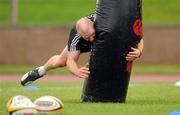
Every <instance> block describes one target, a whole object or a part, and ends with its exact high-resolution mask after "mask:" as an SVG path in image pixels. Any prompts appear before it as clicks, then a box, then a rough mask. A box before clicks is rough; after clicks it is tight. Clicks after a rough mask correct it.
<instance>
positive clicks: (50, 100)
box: [34, 96, 64, 114]
mask: <svg viewBox="0 0 180 115" xmlns="http://www.w3.org/2000/svg"><path fill="white" fill-rule="evenodd" d="M34 104H35V106H36V109H37V110H38V111H39V112H40V113H59V114H61V113H63V112H64V105H63V103H62V101H61V100H60V99H58V98H56V97H53V96H42V97H40V98H38V99H36V100H35V101H34Z"/></svg>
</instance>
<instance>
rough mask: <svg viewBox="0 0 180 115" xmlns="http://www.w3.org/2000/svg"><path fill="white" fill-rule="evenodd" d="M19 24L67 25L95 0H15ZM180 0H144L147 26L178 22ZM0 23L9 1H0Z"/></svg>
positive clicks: (4, 21) (3, 21)
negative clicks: (17, 7)
mask: <svg viewBox="0 0 180 115" xmlns="http://www.w3.org/2000/svg"><path fill="white" fill-rule="evenodd" d="M18 1H19V2H18V6H19V9H18V14H19V16H18V19H19V22H18V24H20V25H31V24H32V25H44V24H45V25H67V24H73V23H74V22H75V21H76V20H77V19H78V18H80V17H82V16H85V15H88V14H89V13H91V12H94V11H95V3H96V0H18ZM179 4H180V0H165V1H164V0H143V19H144V24H146V25H159V24H160V25H164V24H165V25H177V24H178V25H179V24H180V7H179ZM0 11H1V13H0V25H8V23H9V12H10V11H9V1H8V0H1V1H0Z"/></svg>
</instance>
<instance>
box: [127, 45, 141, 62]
mask: <svg viewBox="0 0 180 115" xmlns="http://www.w3.org/2000/svg"><path fill="white" fill-rule="evenodd" d="M131 50H132V51H130V52H129V53H128V54H127V56H126V60H127V61H134V60H135V59H137V58H138V57H140V55H141V51H140V50H139V49H138V48H133V47H132V48H131Z"/></svg>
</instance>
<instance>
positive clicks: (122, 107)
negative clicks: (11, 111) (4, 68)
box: [0, 83, 180, 115]
mask: <svg viewBox="0 0 180 115" xmlns="http://www.w3.org/2000/svg"><path fill="white" fill-rule="evenodd" d="M34 85H37V86H38V88H39V90H37V91H28V90H26V88H24V87H22V86H20V85H19V84H17V83H1V87H0V88H1V89H0V94H1V95H0V114H1V115H5V111H6V110H5V108H6V107H5V104H6V102H7V101H8V100H9V99H10V98H11V97H13V96H15V95H24V96H27V97H29V98H30V99H31V100H35V99H36V98H38V97H40V96H44V95H52V96H55V97H58V98H60V99H61V100H62V101H63V103H64V105H65V112H64V115H168V114H169V113H170V112H172V111H177V110H180V98H179V94H180V87H175V86H174V84H172V83H157V84H156V83H146V84H145V83H131V84H130V86H129V90H128V96H127V103H126V104H119V103H116V104H115V103H80V101H81V100H80V96H81V90H82V83H36V84H34Z"/></svg>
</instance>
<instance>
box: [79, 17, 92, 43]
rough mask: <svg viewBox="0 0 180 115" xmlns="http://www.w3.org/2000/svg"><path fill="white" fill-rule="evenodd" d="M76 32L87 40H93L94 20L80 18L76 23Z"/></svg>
mask: <svg viewBox="0 0 180 115" xmlns="http://www.w3.org/2000/svg"><path fill="white" fill-rule="evenodd" d="M76 30H77V32H78V33H79V34H80V35H81V36H82V37H83V38H84V39H85V40H87V41H93V39H94V36H95V29H94V22H92V21H91V20H90V19H88V18H81V19H80V20H78V21H77V23H76Z"/></svg>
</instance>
